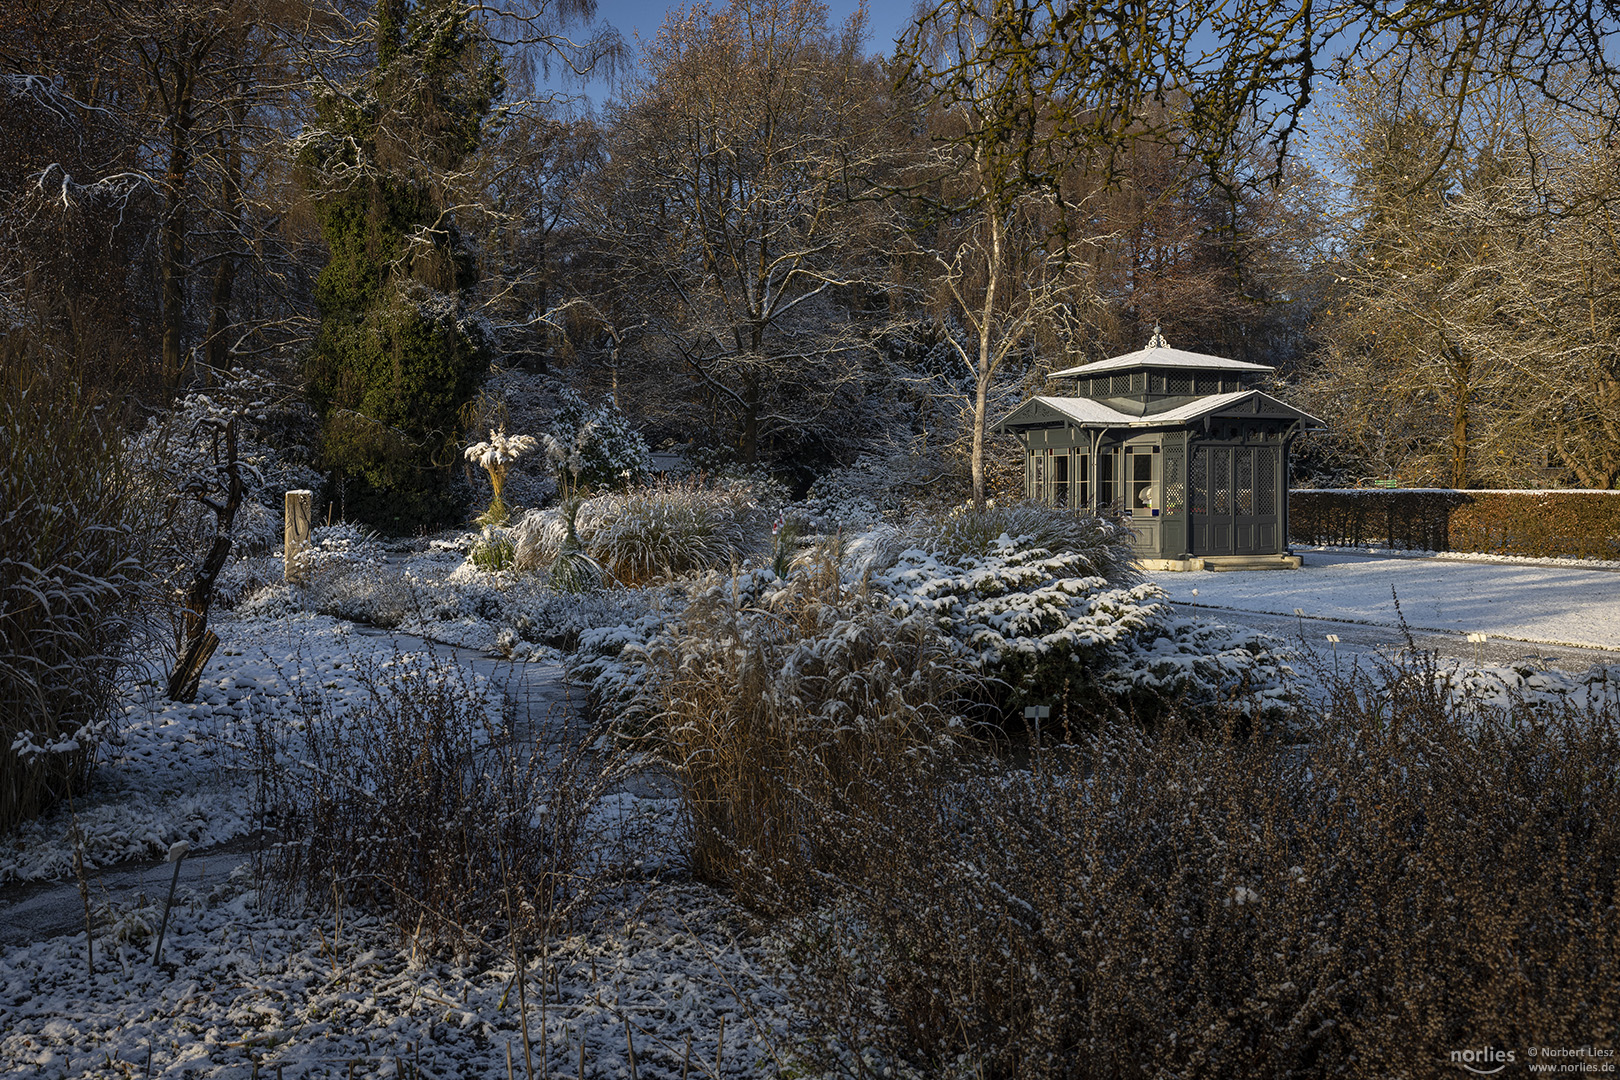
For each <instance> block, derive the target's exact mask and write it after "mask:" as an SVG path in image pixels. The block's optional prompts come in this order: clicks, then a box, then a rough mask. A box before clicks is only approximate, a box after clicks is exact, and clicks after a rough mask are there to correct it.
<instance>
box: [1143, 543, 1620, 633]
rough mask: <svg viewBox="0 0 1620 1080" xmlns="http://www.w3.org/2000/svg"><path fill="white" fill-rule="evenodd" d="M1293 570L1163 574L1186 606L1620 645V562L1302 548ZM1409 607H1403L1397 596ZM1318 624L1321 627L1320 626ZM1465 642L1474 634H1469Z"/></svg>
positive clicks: (1430, 630)
mask: <svg viewBox="0 0 1620 1080" xmlns="http://www.w3.org/2000/svg"><path fill="white" fill-rule="evenodd" d="M1296 550H1297V551H1300V553H1302V554H1303V555H1304V556H1305V565H1304V566H1303V567H1302V568H1300V569H1299V570H1294V571H1263V572H1260V571H1254V572H1218V573H1216V572H1208V571H1202V572H1197V573H1159V574H1155V575H1153V580H1154V581H1156V582H1158V584H1160V585H1161V586H1163V587H1164V589H1165V590H1166V591H1167V592H1168V593H1169V594H1170V596H1171V598H1172V599H1173V600H1174V601H1175V603H1176V604H1177V606H1178V607H1182V608H1183V609H1185V610H1191V609H1192V608H1194V607H1200V608H1209V609H1214V610H1215V613H1216V614H1217V615H1219V616H1221V617H1227V616H1229V615H1230V614H1232V613H1237V612H1252V613H1261V614H1266V615H1276V616H1296V613H1297V612H1303V615H1304V617H1305V618H1306V619H1307V620H1337V621H1342V622H1346V623H1361V624H1367V625H1371V626H1380V627H1394V626H1397V625H1398V624H1399V623H1400V622H1401V619H1402V618H1403V617H1404V619H1405V622H1406V625H1407V626H1408V627H1409V628H1411V629H1412V630H1414V631H1419V632H1424V633H1430V634H1444V635H1458V636H1463V635H1467V634H1470V633H1481V634H1486V635H1488V636H1489V637H1490V638H1493V639H1510V640H1512V641H1516V642H1524V643H1531V644H1540V645H1567V646H1577V647H1580V648H1586V649H1600V650H1606V651H1611V652H1612V651H1616V650H1620V566H1613V565H1610V564H1593V565H1590V566H1583V565H1581V564H1578V563H1573V562H1571V561H1569V560H1550V559H1549V560H1523V559H1514V560H1506V559H1497V560H1485V559H1472V558H1459V557H1453V556H1427V557H1414V556H1410V555H1404V554H1400V555H1389V554H1384V553H1371V552H1358V551H1334V550H1326V549H1309V548H1307V549H1296ZM1397 599H1398V600H1399V603H1400V611H1399V613H1397V611H1396V600H1397ZM1313 625H1314V624H1313ZM1462 640H1464V641H1466V637H1462Z"/></svg>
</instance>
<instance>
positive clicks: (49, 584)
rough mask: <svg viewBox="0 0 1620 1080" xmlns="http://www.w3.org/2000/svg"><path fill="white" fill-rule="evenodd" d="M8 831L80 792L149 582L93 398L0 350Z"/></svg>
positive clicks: (2, 704)
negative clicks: (143, 585)
mask: <svg viewBox="0 0 1620 1080" xmlns="http://www.w3.org/2000/svg"><path fill="white" fill-rule="evenodd" d="M0 360H3V364H0V832H3V831H5V830H8V829H10V828H12V827H14V826H15V825H17V824H18V823H19V822H21V821H24V820H26V819H28V818H31V817H34V816H36V815H38V814H39V813H41V812H42V811H44V810H45V809H47V808H48V807H50V806H51V805H53V804H54V803H55V802H56V801H58V800H60V799H62V798H64V797H67V796H69V795H70V794H74V793H78V792H80V791H82V790H83V788H84V786H85V784H86V782H87V780H88V777H89V773H90V771H91V768H92V766H93V764H94V762H95V758H96V753H97V747H98V744H99V743H100V741H101V739H102V738H103V735H104V721H105V720H106V715H107V708H108V705H109V703H110V701H111V698H112V695H113V692H114V686H115V678H116V675H117V671H118V668H119V664H120V662H121V659H122V654H123V651H124V648H125V645H126V642H127V640H128V638H129V635H130V632H131V628H132V625H133V620H134V617H135V614H136V610H137V600H138V598H139V588H140V585H141V583H142V580H143V578H144V575H143V572H142V561H141V544H140V534H139V531H138V530H137V529H136V527H135V524H134V522H133V520H132V515H133V502H132V498H131V493H130V487H129V484H128V482H127V477H126V475H125V472H124V469H123V467H122V464H121V462H120V460H119V433H118V431H117V430H116V428H115V427H114V426H113V425H112V424H110V423H107V422H104V413H103V410H101V409H99V408H98V407H97V404H96V397H95V395H93V394H88V393H86V392H81V388H80V386H79V385H78V384H77V383H76V382H75V381H73V379H72V378H71V377H70V376H69V375H66V374H64V373H63V372H62V371H61V370H53V369H51V368H49V367H47V366H46V364H45V362H44V361H43V360H42V359H41V358H40V357H38V356H36V355H34V353H33V352H32V351H31V348H30V346H29V345H28V343H27V340H26V335H25V334H24V333H23V332H21V331H19V332H17V334H16V335H14V336H13V337H11V338H9V339H7V341H6V343H5V345H4V347H3V350H0Z"/></svg>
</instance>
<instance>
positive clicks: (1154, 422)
mask: <svg viewBox="0 0 1620 1080" xmlns="http://www.w3.org/2000/svg"><path fill="white" fill-rule="evenodd" d="M1143 351H1144V352H1147V351H1150V350H1145V349H1144V350H1143ZM1164 351H1167V352H1179V351H1180V350H1177V349H1169V350H1164ZM1186 355H1196V354H1186ZM1211 359H1219V358H1218V357H1211ZM1223 362H1224V363H1237V362H1238V361H1223ZM1104 363H1113V361H1112V360H1107V361H1104ZM1091 366H1094V365H1091ZM1245 366H1246V367H1260V365H1259V364H1247V365H1245ZM1266 370H1268V371H1269V370H1270V369H1269V368H1267V369H1266ZM1215 415H1223V416H1233V417H1257V416H1264V417H1268V418H1273V419H1279V420H1297V421H1299V423H1300V424H1301V425H1302V426H1304V427H1305V428H1307V429H1319V428H1324V427H1326V426H1327V425H1326V424H1324V423H1322V421H1321V420H1318V419H1317V418H1316V417H1314V416H1312V415H1311V414H1310V413H1307V412H1303V411H1301V410H1299V409H1296V408H1294V407H1293V406H1292V405H1288V404H1286V403H1284V402H1281V401H1278V400H1277V399H1276V398H1274V397H1272V396H1271V395H1270V394H1265V393H1261V392H1260V391H1259V390H1236V391H1233V392H1231V393H1226V394H1210V395H1208V396H1205V397H1201V398H1198V399H1197V400H1195V401H1191V402H1188V403H1187V404H1185V405H1181V406H1178V407H1176V408H1174V409H1168V410H1166V411H1164V412H1159V413H1148V414H1147V415H1145V416H1133V415H1131V414H1130V413H1123V412H1120V411H1118V410H1117V409H1111V408H1109V407H1108V406H1107V405H1104V404H1103V403H1102V402H1100V401H1096V400H1094V399H1092V398H1081V397H1044V396H1043V397H1033V398H1030V399H1029V400H1028V401H1026V402H1024V403H1023V404H1022V405H1020V406H1018V408H1016V409H1014V410H1013V411H1012V412H1010V413H1008V414H1007V416H1006V418H1004V419H1003V420H1002V421H1001V423H999V424H997V425H996V426H995V430H996V431H998V432H1004V433H1012V432H1015V431H1019V430H1022V429H1028V428H1042V427H1059V426H1066V425H1073V426H1074V427H1080V428H1093V429H1095V428H1153V427H1164V426H1166V425H1172V426H1177V427H1181V426H1186V425H1188V424H1191V423H1193V422H1194V421H1197V420H1201V419H1203V418H1204V417H1206V416H1215Z"/></svg>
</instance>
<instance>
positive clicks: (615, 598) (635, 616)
mask: <svg viewBox="0 0 1620 1080" xmlns="http://www.w3.org/2000/svg"><path fill="white" fill-rule="evenodd" d="M664 599H665V598H664V597H663V596H662V595H661V594H659V593H658V592H657V591H656V590H649V589H601V590H598V591H596V592H592V593H586V594H583V595H580V594H570V593H563V592H558V591H556V590H554V589H549V588H544V587H537V588H533V589H531V590H524V589H522V588H521V587H515V588H513V589H511V590H509V591H508V592H507V594H506V598H505V600H506V602H505V607H504V618H505V619H506V620H507V622H508V623H509V624H510V625H511V626H512V627H513V629H515V630H516V631H517V632H518V634H519V635H520V636H521V637H522V638H523V640H524V641H530V642H536V643H538V644H542V645H550V646H553V647H555V648H559V649H574V648H575V647H577V645H578V644H579V641H580V638H581V637H582V636H583V635H585V634H587V633H591V632H593V631H594V630H595V629H596V628H601V627H613V628H617V627H620V626H623V625H624V624H626V623H633V622H636V621H637V620H639V619H642V618H644V617H646V616H648V615H649V614H650V613H651V610H652V607H653V604H654V603H655V602H663V601H664ZM655 621H656V620H655Z"/></svg>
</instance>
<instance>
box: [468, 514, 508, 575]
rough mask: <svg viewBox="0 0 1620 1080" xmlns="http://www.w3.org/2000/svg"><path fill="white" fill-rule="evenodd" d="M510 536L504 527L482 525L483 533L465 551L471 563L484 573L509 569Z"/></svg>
mask: <svg viewBox="0 0 1620 1080" xmlns="http://www.w3.org/2000/svg"><path fill="white" fill-rule="evenodd" d="M513 550H514V549H513V546H512V538H511V536H510V535H509V534H508V533H507V531H506V530H505V529H496V528H494V527H493V526H489V525H486V526H485V527H484V535H483V536H482V537H480V538H479V540H478V542H477V543H476V544H474V545H473V547H472V550H471V551H469V552H468V553H467V558H468V559H469V560H471V561H472V564H473V565H474V566H476V567H478V569H480V570H482V571H484V572H485V573H486V574H492V573H495V572H497V571H500V570H506V569H509V568H510V567H511V565H512V558H513Z"/></svg>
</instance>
